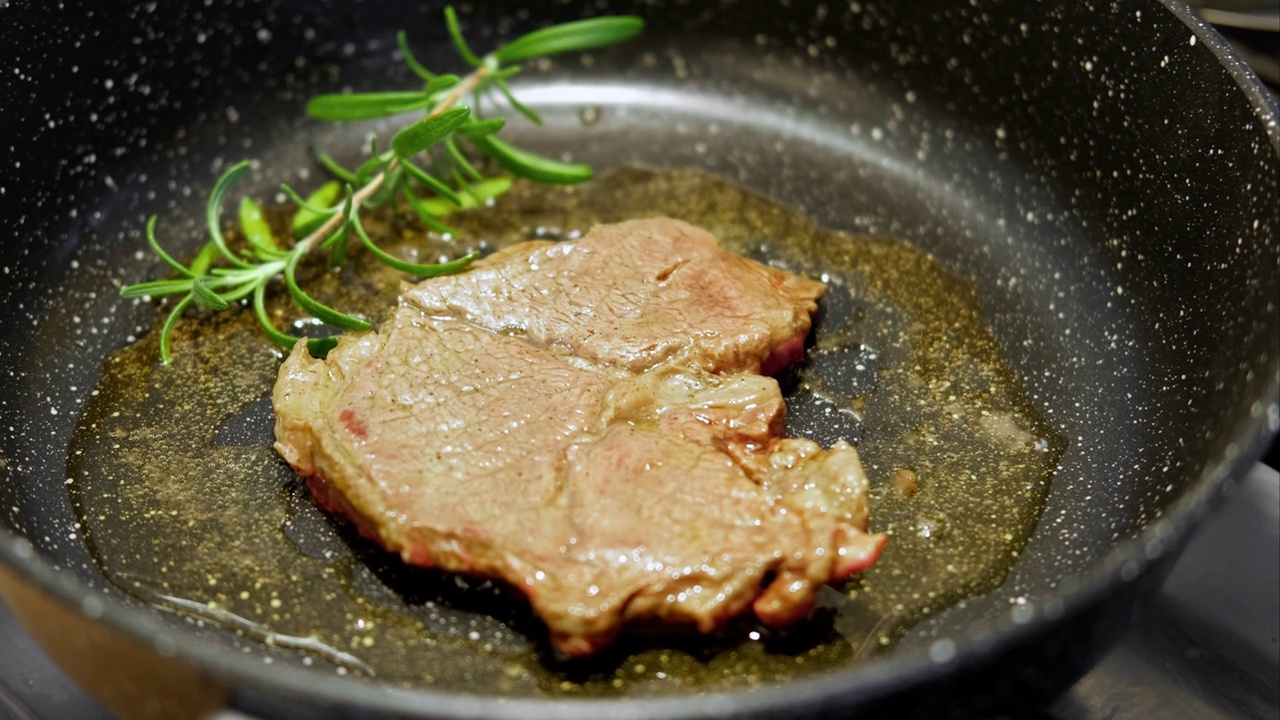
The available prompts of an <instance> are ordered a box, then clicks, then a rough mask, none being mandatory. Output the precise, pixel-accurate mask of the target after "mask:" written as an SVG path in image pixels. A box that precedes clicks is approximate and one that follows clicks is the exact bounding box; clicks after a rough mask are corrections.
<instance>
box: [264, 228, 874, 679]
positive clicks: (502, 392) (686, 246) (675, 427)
mask: <svg viewBox="0 0 1280 720" xmlns="http://www.w3.org/2000/svg"><path fill="white" fill-rule="evenodd" d="M824 290H825V287H824V286H823V285H822V284H821V283H818V282H815V281H813V280H808V279H805V278H802V277H799V276H797V275H794V274H791V273H788V272H785V271H782V270H779V269H776V268H771V267H768V266H765V265H762V264H760V263H757V262H754V261H752V260H748V259H745V258H742V257H740V256H738V255H735V254H734V253H732V252H729V251H727V250H724V249H722V248H721V247H720V246H719V244H718V243H717V241H716V239H715V238H714V237H713V236H712V235H710V234H709V233H707V232H705V231H703V230H700V229H698V228H696V227H693V226H691V225H688V224H685V223H683V222H679V221H676V220H670V219H665V218H663V219H648V220H636V221H629V222H624V223H619V224H616V225H606V226H599V227H596V228H594V229H593V230H592V231H591V232H590V233H588V234H587V235H586V236H584V237H583V238H581V239H580V240H576V241H569V242H562V243H548V242H528V243H523V244H520V245H516V246H514V247H511V248H508V249H506V250H503V251H501V252H498V253H495V254H494V255H492V256H491V257H489V258H487V259H485V260H484V261H482V262H478V263H476V265H475V266H474V267H473V268H471V269H470V270H468V271H466V272H465V273H462V274H458V275H453V276H448V277H442V278H435V279H431V280H426V281H424V282H422V283H420V284H418V285H416V286H412V287H408V288H406V290H405V291H404V292H403V294H402V296H401V300H400V303H399V305H398V306H397V307H396V308H395V309H394V311H393V312H392V314H391V316H390V318H389V319H388V320H387V322H386V323H385V324H384V325H383V326H382V328H381V329H380V330H379V331H378V332H369V333H363V334H352V335H347V336H345V337H343V338H342V339H341V340H340V342H339V344H338V346H337V347H336V348H335V349H333V350H332V351H330V352H329V354H328V356H327V357H326V358H325V359H324V360H317V359H314V358H312V357H311V356H310V355H309V354H308V353H307V350H306V343H301V342H300V343H298V344H297V345H296V346H295V348H294V350H293V352H292V354H291V355H290V356H289V357H288V359H287V360H286V361H285V363H284V365H283V367H281V369H280V376H279V380H278V382H277V384H276V387H275V391H274V398H273V399H274V403H275V410H276V449H277V450H278V451H279V453H280V455H281V456H283V457H284V459H285V460H287V461H288V462H289V464H290V465H292V466H293V468H294V469H295V470H296V471H297V472H298V474H300V475H302V476H303V477H305V478H307V481H308V486H309V487H310V488H311V490H312V492H313V493H314V495H315V497H316V499H317V501H318V503H319V504H320V505H321V506H323V507H325V508H326V509H328V510H330V511H332V512H335V513H339V514H341V515H343V516H345V517H347V518H349V519H350V520H351V521H352V522H353V523H354V524H355V525H356V526H357V527H358V528H359V530H360V532H361V533H362V534H363V535H365V536H367V537H369V538H371V539H373V540H374V541H376V542H378V543H379V544H381V545H382V546H383V547H385V548H386V549H387V550H389V551H391V552H394V553H398V554H399V555H400V556H401V557H402V558H403V559H404V561H405V562H407V563H410V564H413V565H420V566H423V567H433V568H440V569H443V570H448V571H453V572H458V573H466V574H469V575H473V576H480V577H486V578H494V579H498V580H501V581H504V582H506V583H508V584H510V585H511V586H513V587H515V588H518V589H519V590H520V591H522V592H523V593H524V594H525V596H527V598H528V600H529V603H530V604H531V606H532V608H533V610H534V611H535V612H536V613H537V614H538V615H539V616H540V617H541V618H542V619H543V620H544V621H545V623H546V625H547V628H548V630H549V632H550V638H551V642H552V644H553V646H554V647H555V648H556V650H558V651H559V652H561V653H563V654H564V655H568V656H582V655H588V654H590V653H593V652H595V651H596V650H598V649H599V648H601V647H603V646H605V645H607V644H608V643H609V642H610V641H611V640H612V639H613V638H614V637H615V636H616V635H617V634H618V632H619V631H620V630H621V629H622V628H623V627H624V626H626V625H628V624H632V623H660V624H677V625H692V626H695V627H696V628H697V629H698V630H700V631H702V632H710V631H712V630H714V629H715V628H717V627H719V626H721V625H722V624H724V623H725V622H726V621H728V620H729V619H730V618H732V617H734V616H736V615H739V614H743V613H745V612H747V611H748V610H750V611H752V612H754V614H755V615H756V617H758V618H759V620H760V621H761V622H763V623H764V624H766V625H768V626H772V627H783V626H786V625H789V624H792V623H794V622H796V621H798V620H801V619H803V618H805V617H806V616H807V615H808V614H809V613H810V611H811V610H812V608H813V606H814V603H815V600H816V597H817V593H818V591H819V590H820V589H821V588H822V587H823V586H824V585H826V584H827V583H830V582H835V581H840V580H843V579H845V578H847V577H849V576H850V575H852V574H854V573H856V572H858V571H860V570H863V569H865V568H867V567H869V566H870V565H871V564H872V563H874V562H875V560H876V558H877V557H878V556H879V553H880V549H881V548H882V547H883V545H884V542H885V537H884V536H883V535H878V534H869V533H868V532H867V499H866V498H867V479H866V475H865V474H864V472H863V469H862V466H861V464H860V462H859V460H858V455H857V452H856V451H855V450H854V449H853V448H852V447H851V446H849V445H848V444H846V443H844V442H839V443H836V444H835V446H833V447H832V448H831V449H829V450H824V449H822V448H821V447H819V446H818V445H817V444H816V443H814V442H811V441H809V440H803V439H797V438H784V437H782V431H783V420H784V416H785V412H786V407H785V405H784V403H783V398H782V394H781V392H780V390H779V388H778V384H777V382H775V381H774V380H773V379H772V378H769V377H766V376H765V375H763V374H760V371H761V370H764V371H765V372H766V373H767V372H772V371H776V370H778V369H781V368H783V367H785V366H786V365H788V364H790V363H793V362H795V361H797V360H799V359H801V358H802V356H803V351H804V338H805V336H806V335H807V334H808V332H809V329H810V317H811V315H812V314H813V313H814V311H815V310H816V309H817V301H818V299H819V298H820V297H821V295H822V293H823V291H824Z"/></svg>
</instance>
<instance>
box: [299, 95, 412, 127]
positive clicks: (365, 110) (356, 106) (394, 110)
mask: <svg viewBox="0 0 1280 720" xmlns="http://www.w3.org/2000/svg"><path fill="white" fill-rule="evenodd" d="M430 104H431V98H430V97H428V96H427V94H426V93H424V92H421V91H405V92H376V93H349V94H347V93H330V94H326V95H317V96H315V97H313V98H311V99H310V100H308V101H307V115H310V116H311V117H313V118H315V119H316V120H333V121H337V122H349V121H352V120H370V119H373V118H380V117H387V116H388V115H399V114H400V113H403V112H408V111H410V110H418V109H420V108H424V107H426V106H428V105H430Z"/></svg>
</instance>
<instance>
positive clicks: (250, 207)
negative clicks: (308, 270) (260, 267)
mask: <svg viewBox="0 0 1280 720" xmlns="http://www.w3.org/2000/svg"><path fill="white" fill-rule="evenodd" d="M240 229H241V230H243V231H244V238H245V240H247V241H248V242H249V245H250V246H252V247H253V249H254V251H255V253H256V254H257V255H258V259H260V260H271V259H274V258H278V257H282V256H283V251H281V250H280V246H279V245H278V244H277V243H276V239H275V237H273V236H272V235H271V226H269V225H267V221H266V218H264V217H262V206H260V205H258V203H256V202H254V201H253V200H252V199H250V198H247V197H246V198H240Z"/></svg>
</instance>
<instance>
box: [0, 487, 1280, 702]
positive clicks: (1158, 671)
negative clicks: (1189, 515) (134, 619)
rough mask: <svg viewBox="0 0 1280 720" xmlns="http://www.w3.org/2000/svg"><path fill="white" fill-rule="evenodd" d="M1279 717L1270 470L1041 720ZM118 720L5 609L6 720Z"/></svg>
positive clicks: (1276, 513)
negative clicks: (1107, 652) (1133, 624)
mask: <svg viewBox="0 0 1280 720" xmlns="http://www.w3.org/2000/svg"><path fill="white" fill-rule="evenodd" d="M1277 717H1280V473H1277V472H1276V470H1274V469H1272V468H1270V467H1267V466H1265V465H1262V464H1261V463H1259V464H1257V465H1255V466H1254V467H1253V470H1252V471H1251V472H1250V473H1249V474H1248V476H1246V477H1245V478H1244V480H1243V481H1242V482H1241V484H1240V486H1239V489H1238V490H1237V492H1236V494H1235V495H1234V496H1233V497H1231V498H1229V499H1228V500H1227V501H1226V503H1225V504H1224V506H1223V507H1222V508H1221V509H1220V510H1219V512H1217V513H1216V514H1215V515H1214V516H1213V517H1211V518H1210V519H1209V520H1208V521H1207V523H1206V524H1205V526H1204V527H1203V528H1202V529H1201V531H1200V532H1199V533H1198V534H1197V535H1196V537H1195V538H1194V539H1193V540H1192V542H1191V545H1190V546H1188V547H1187V550H1186V552H1185V553H1184V554H1183V556H1182V558H1181V559H1180V560H1179V562H1178V565H1177V566H1176V567H1175V568H1174V570H1173V572H1172V574H1171V575H1170V576H1169V578H1168V580H1167V581H1166V582H1165V584H1164V586H1163V588H1162V589H1161V591H1160V593H1159V594H1158V595H1157V596H1156V597H1155V599H1154V600H1153V602H1152V603H1151V605H1150V606H1149V607H1148V608H1147V610H1146V612H1145V613H1144V615H1143V617H1142V618H1141V619H1140V620H1139V622H1138V624H1137V626H1136V627H1135V628H1134V629H1133V630H1132V631H1130V632H1129V634H1128V635H1127V636H1125V638H1124V639H1123V640H1122V641H1121V642H1120V644H1119V646H1118V647H1116V649H1115V650H1114V651H1113V652H1112V653H1111V654H1110V655H1108V656H1107V657H1106V658H1104V659H1103V661H1102V663H1101V664H1100V665H1098V667H1096V668H1095V669H1094V670H1093V671H1092V672H1090V673H1089V674H1088V675H1086V676H1085V677H1084V679H1082V680H1081V681H1080V682H1078V683H1076V685H1075V686H1074V687H1072V688H1071V689H1070V690H1069V691H1067V693H1066V694H1064V695H1063V696H1062V697H1061V698H1059V699H1058V700H1057V701H1056V702H1054V703H1053V704H1052V705H1050V706H1049V707H1047V708H1045V709H1044V710H1043V711H1041V712H1040V713H1038V714H1036V715H1035V716H1034V720H1103V719H1105V720H1124V719H1126V718H1134V720H1139V719H1143V720H1145V719H1146V718H1164V719H1167V720H1219V719H1222V720H1226V719H1227V718H1233V719H1234V718H1259V719H1262V718H1268V719H1270V720H1274V719H1275V718H1277ZM64 718H76V719H83V720H106V719H107V718H110V716H109V715H108V714H107V713H106V711H104V710H103V709H102V708H100V707H99V706H98V705H97V704H96V703H95V702H94V701H93V699H92V698H90V697H89V696H87V695H86V694H85V693H84V692H83V691H81V690H80V689H79V688H78V687H76V685H75V684H74V683H73V682H71V680H70V679H68V678H67V677H66V676H65V675H63V674H62V672H61V671H59V670H58V669H57V668H56V667H55V666H54V665H53V663H52V662H51V661H50V660H49V659H48V657H46V656H45V655H44V653H43V652H42V651H41V650H40V648H39V647H38V646H36V644H35V642H34V641H32V640H31V638H29V637H28V636H27V635H26V633H25V632H23V630H22V628H20V627H19V626H18V624H17V622H16V621H15V620H14V618H13V616H12V615H10V614H9V612H8V610H6V609H5V608H4V606H3V605H0V719H3V720H63V719H64Z"/></svg>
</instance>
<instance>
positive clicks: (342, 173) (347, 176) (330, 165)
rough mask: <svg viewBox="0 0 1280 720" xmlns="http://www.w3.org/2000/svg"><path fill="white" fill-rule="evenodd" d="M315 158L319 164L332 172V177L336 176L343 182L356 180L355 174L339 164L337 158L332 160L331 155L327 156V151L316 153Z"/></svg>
mask: <svg viewBox="0 0 1280 720" xmlns="http://www.w3.org/2000/svg"><path fill="white" fill-rule="evenodd" d="M316 160H318V161H319V162H320V164H321V165H323V166H324V169H325V170H328V171H329V172H330V173H331V174H333V176H334V177H336V178H338V179H339V180H342V181H343V182H349V183H354V182H355V181H356V174H355V173H353V172H351V171H350V170H348V169H346V168H344V167H342V165H340V164H339V163H338V161H337V160H334V159H333V158H332V157H330V156H329V153H323V152H322V153H320V154H319V155H316Z"/></svg>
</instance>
